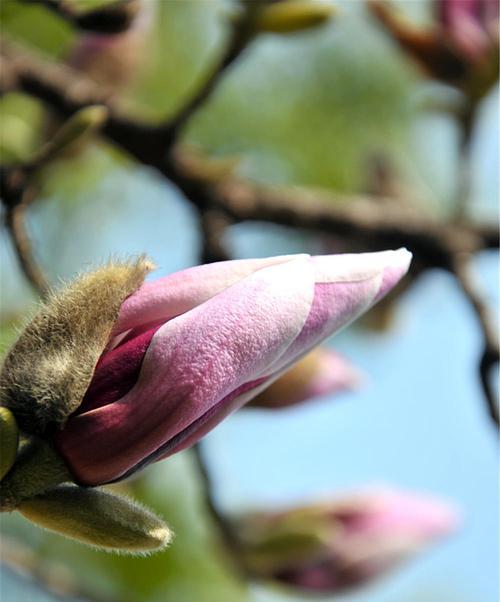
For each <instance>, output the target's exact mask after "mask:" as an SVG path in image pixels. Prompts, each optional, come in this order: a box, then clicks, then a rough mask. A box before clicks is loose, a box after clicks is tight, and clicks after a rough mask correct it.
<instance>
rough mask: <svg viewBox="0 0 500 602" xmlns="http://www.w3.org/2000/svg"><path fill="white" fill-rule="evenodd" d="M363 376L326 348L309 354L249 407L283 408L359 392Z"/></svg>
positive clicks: (260, 394) (338, 355)
mask: <svg viewBox="0 0 500 602" xmlns="http://www.w3.org/2000/svg"><path fill="white" fill-rule="evenodd" d="M362 382H363V375H362V374H361V372H360V371H359V370H358V369H357V368H356V367H355V366H353V365H352V364H351V363H350V362H349V361H348V360H347V359H346V358H344V357H343V356H342V355H340V354H339V353H336V352H335V351H331V350H329V349H326V348H323V347H322V348H319V349H315V350H314V351H311V353H308V354H307V355H306V356H305V357H304V358H303V359H301V360H300V361H299V362H297V363H296V364H295V365H294V366H293V368H291V369H290V370H288V371H287V372H285V374H283V376H281V377H280V378H278V380H276V381H274V382H273V384H272V385H271V386H269V387H268V388H267V389H265V390H264V391H262V393H259V395H257V397H255V398H254V399H253V400H252V401H251V402H250V403H249V404H247V405H246V406H245V407H254V408H267V409H280V408H286V407H289V406H294V405H297V404H300V403H302V402H304V401H307V400H310V399H314V398H315V397H320V396H322V395H333V394H335V393H340V392H343V391H352V390H354V389H357V388H358V387H359V386H360V385H361V384H362Z"/></svg>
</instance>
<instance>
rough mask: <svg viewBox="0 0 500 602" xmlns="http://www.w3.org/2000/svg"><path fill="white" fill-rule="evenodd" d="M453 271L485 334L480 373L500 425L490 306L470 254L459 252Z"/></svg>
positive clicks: (495, 339)
mask: <svg viewBox="0 0 500 602" xmlns="http://www.w3.org/2000/svg"><path fill="white" fill-rule="evenodd" d="M453 272H454V274H455V276H456V278H457V281H458V283H459V284H460V286H461V288H462V291H463V293H464V295H465V297H466V299H467V300H468V301H469V303H470V305H471V308H472V309H473V311H474V313H475V315H476V318H477V320H478V322H479V326H480V328H481V332H482V335H483V351H482V354H481V359H480V361H479V375H480V380H481V386H482V389H483V392H484V397H485V399H486V403H487V405H488V412H489V414H490V416H491V418H492V420H493V421H494V422H495V423H496V425H497V426H499V425H500V416H499V402H498V399H497V394H496V393H495V390H494V387H493V384H492V372H493V369H494V368H495V366H497V365H498V361H499V347H498V336H497V332H496V328H495V325H494V324H493V321H492V319H491V316H490V313H489V310H488V307H487V305H486V303H485V301H484V300H483V299H482V297H481V295H480V294H479V293H478V287H477V284H476V283H475V282H474V276H473V273H472V269H471V265H470V256H467V255H464V254H457V255H456V256H455V258H454V262H453Z"/></svg>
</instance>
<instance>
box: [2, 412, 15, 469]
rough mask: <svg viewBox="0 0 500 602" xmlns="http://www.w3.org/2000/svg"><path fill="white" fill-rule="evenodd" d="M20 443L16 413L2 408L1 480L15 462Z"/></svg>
mask: <svg viewBox="0 0 500 602" xmlns="http://www.w3.org/2000/svg"><path fill="white" fill-rule="evenodd" d="M18 445H19V429H18V428H17V422H16V419H15V418H14V414H13V413H12V412H11V411H10V410H9V409H8V408H0V480H2V479H3V478H4V476H5V475H6V474H7V473H8V472H9V470H10V469H11V468H12V465H13V464H14V461H15V459H16V455H17V447H18Z"/></svg>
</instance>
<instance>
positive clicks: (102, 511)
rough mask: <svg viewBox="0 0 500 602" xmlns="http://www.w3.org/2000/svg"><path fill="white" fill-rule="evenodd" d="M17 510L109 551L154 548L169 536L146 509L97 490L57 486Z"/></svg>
mask: <svg viewBox="0 0 500 602" xmlns="http://www.w3.org/2000/svg"><path fill="white" fill-rule="evenodd" d="M17 509H18V510H19V512H20V513H21V514H22V515H23V516H25V517H26V518H28V519H29V520H31V521H32V522H34V523H35V524H37V525H39V526H41V527H43V528H45V529H48V530H49V531H54V532H55V533H59V534H61V535H64V536H66V537H69V538H70V539H75V540H77V541H80V542H82V543H86V544H88V545H91V546H93V547H96V548H100V549H104V550H109V551H118V552H122V553H126V554H141V553H146V552H151V551H158V550H161V549H162V548H164V547H165V546H166V545H168V544H169V542H170V541H171V539H172V533H171V531H170V530H169V529H168V527H167V525H166V524H165V523H164V522H163V521H162V520H161V519H160V518H159V517H157V516H156V515H155V514H153V513H152V512H151V511H150V510H146V509H145V508H143V507H142V506H140V505H139V504H137V502H133V501H132V500H130V499H128V498H124V497H121V496H117V495H113V494H112V493H110V492H108V491H103V490H99V489H85V488H82V487H76V486H74V485H60V486H58V487H55V488H54V489H51V490H50V491H47V492H46V493H44V494H42V495H38V496H36V497H33V498H31V499H29V500H25V501H23V502H22V503H21V504H20V505H19V506H18V508H17Z"/></svg>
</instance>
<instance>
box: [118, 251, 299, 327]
mask: <svg viewBox="0 0 500 602" xmlns="http://www.w3.org/2000/svg"><path fill="white" fill-rule="evenodd" d="M297 257H299V255H282V256H280V257H266V258H263V259H240V260H234V261H221V262H218V263H209V264H206V265H200V266H196V267H193V268H189V269H187V270H182V271H181V272H176V273H175V274H171V275H169V276H165V277H164V278H159V279H158V280H155V281H154V282H146V283H145V284H143V286H141V288H140V289H139V290H138V291H137V292H135V293H134V294H133V295H131V296H130V297H129V298H128V299H126V300H125V302H124V303H123V305H122V308H121V310H120V316H119V318H118V321H117V324H116V326H115V328H114V333H115V335H117V334H119V333H121V332H124V331H126V330H129V329H131V328H137V327H140V326H142V325H144V324H150V323H154V322H158V321H162V322H166V321H167V320H170V319H171V318H174V317H176V316H179V315H181V314H183V313H185V312H187V311H189V310H191V309H193V308H194V307H196V306H198V305H200V304H201V303H204V302H205V301H207V300H208V299H210V298H211V297H213V296H215V295H217V294H218V293H220V292H221V291H223V290H225V289H226V288H228V287H229V286H232V285H233V284H235V283H236V282H239V281H240V280H243V279H244V278H246V277H247V276H250V275H251V274H253V273H254V272H256V271H258V270H261V269H263V268H266V267H269V266H272V265H279V264H282V263H286V262H289V261H292V260H295V259H296V258H297Z"/></svg>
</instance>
